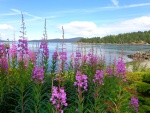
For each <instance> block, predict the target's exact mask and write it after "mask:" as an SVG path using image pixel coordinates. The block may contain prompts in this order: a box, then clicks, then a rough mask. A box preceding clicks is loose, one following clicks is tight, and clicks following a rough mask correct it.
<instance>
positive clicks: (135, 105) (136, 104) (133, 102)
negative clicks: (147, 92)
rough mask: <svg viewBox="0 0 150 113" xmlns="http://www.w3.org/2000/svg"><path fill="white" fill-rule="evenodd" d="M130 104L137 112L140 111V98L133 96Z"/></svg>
mask: <svg viewBox="0 0 150 113" xmlns="http://www.w3.org/2000/svg"><path fill="white" fill-rule="evenodd" d="M130 105H131V107H132V108H133V109H134V110H135V111H136V112H138V107H139V100H138V98H135V97H132V98H131V101H130Z"/></svg>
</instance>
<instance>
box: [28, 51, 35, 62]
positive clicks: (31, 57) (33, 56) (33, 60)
mask: <svg viewBox="0 0 150 113" xmlns="http://www.w3.org/2000/svg"><path fill="white" fill-rule="evenodd" d="M28 55H29V59H30V60H31V62H32V64H35V63H36V55H37V53H36V52H34V51H32V50H29V53H28Z"/></svg>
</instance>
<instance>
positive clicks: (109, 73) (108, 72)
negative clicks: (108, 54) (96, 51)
mask: <svg viewBox="0 0 150 113" xmlns="http://www.w3.org/2000/svg"><path fill="white" fill-rule="evenodd" d="M106 73H107V74H108V75H112V74H113V69H112V68H111V67H110V66H107V67H106Z"/></svg>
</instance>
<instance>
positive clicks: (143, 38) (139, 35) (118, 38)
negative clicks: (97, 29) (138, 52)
mask: <svg viewBox="0 0 150 113" xmlns="http://www.w3.org/2000/svg"><path fill="white" fill-rule="evenodd" d="M78 42H82V43H114V44H150V31H144V32H141V31H138V32H131V33H124V34H118V35H109V36H105V37H93V38H82V39H81V40H79V41H78Z"/></svg>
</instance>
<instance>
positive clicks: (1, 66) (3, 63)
mask: <svg viewBox="0 0 150 113" xmlns="http://www.w3.org/2000/svg"><path fill="white" fill-rule="evenodd" d="M2 70H4V71H5V72H7V71H8V59H7V58H6V57H4V58H0V73H1V72H2Z"/></svg>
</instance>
